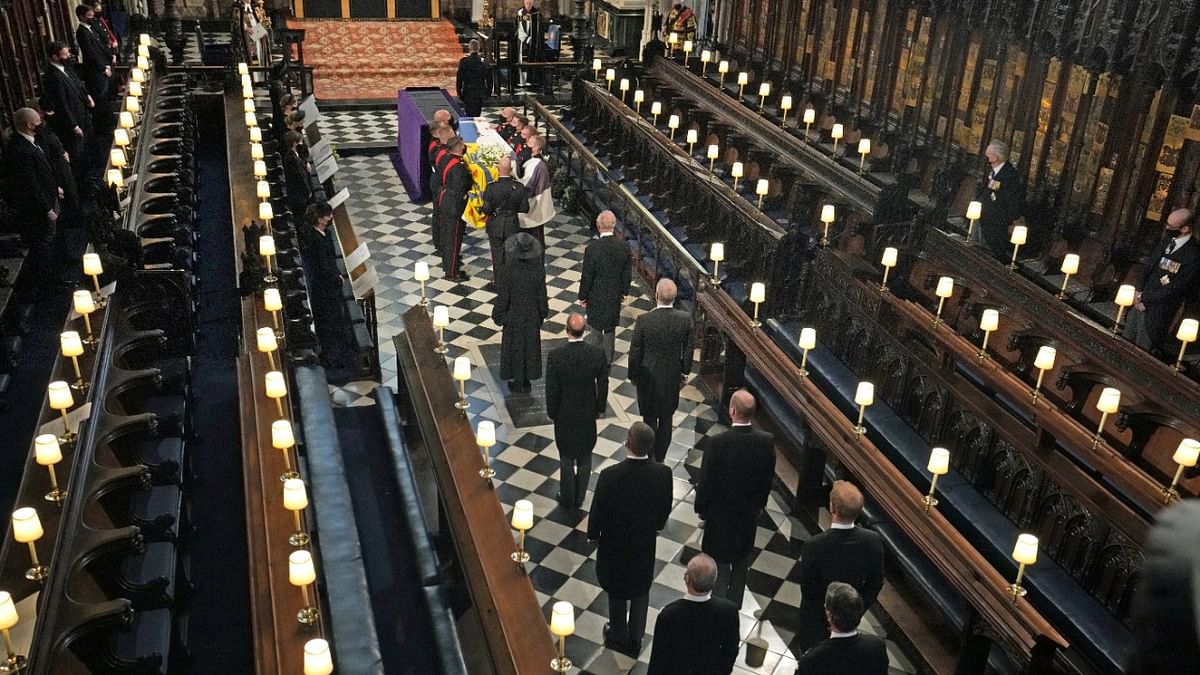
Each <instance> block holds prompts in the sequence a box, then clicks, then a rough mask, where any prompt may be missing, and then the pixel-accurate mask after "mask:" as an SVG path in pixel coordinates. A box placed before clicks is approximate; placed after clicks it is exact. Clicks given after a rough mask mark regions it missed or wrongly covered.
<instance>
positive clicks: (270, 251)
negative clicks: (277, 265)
mask: <svg viewBox="0 0 1200 675" xmlns="http://www.w3.org/2000/svg"><path fill="white" fill-rule="evenodd" d="M264 204H265V205H266V206H270V204H266V202H264V203H263V204H259V206H263V205H264ZM258 254H259V255H261V256H262V257H263V260H265V261H266V265H267V275H266V276H265V277H263V281H265V282H267V283H268V284H273V283H275V282H276V281H279V277H277V276H275V272H274V271H273V270H272V268H271V258H272V257H273V256H274V255H275V237H272V236H271V235H269V234H264V235H262V236H261V237H259V238H258Z"/></svg>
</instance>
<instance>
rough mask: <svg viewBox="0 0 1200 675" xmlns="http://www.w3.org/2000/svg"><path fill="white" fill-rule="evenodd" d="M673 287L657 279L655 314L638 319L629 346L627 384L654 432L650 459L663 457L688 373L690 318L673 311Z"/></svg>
mask: <svg viewBox="0 0 1200 675" xmlns="http://www.w3.org/2000/svg"><path fill="white" fill-rule="evenodd" d="M677 292H678V291H677V289H676V287H675V282H674V281H671V280H670V279H659V281H658V284H657V285H656V286H655V288H654V299H655V302H656V303H657V304H656V306H655V308H654V309H653V310H651V311H649V312H646V313H645V314H643V315H641V316H640V317H638V320H637V322H636V323H634V325H633V340H632V341H631V342H630V345H629V379H630V380H632V381H633V384H634V385H635V386H636V387H637V401H638V410H640V411H641V413H642V421H644V422H645V423H646V424H648V425H650V428H652V429H654V459H656V460H658V461H659V462H661V461H663V460H664V459H665V458H666V456H667V448H669V447H670V446H671V422H672V417H674V415H675V410H676V408H678V407H679V390H680V389H682V388H683V383H684V381H685V380H686V379H687V375H688V373H689V372H691V370H692V359H693V358H694V355H693V353H692V352H693V348H692V317H691V316H689V315H688V314H687V312H683V311H680V310H678V309H675V294H676V293H677Z"/></svg>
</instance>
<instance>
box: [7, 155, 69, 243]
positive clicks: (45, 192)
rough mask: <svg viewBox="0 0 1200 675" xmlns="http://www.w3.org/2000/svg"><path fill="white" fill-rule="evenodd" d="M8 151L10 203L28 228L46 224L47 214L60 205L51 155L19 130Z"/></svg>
mask: <svg viewBox="0 0 1200 675" xmlns="http://www.w3.org/2000/svg"><path fill="white" fill-rule="evenodd" d="M47 150H48V149H47ZM4 154H5V157H6V162H5V167H6V169H7V173H8V176H7V182H8V189H9V206H11V207H12V208H13V210H14V211H15V212H16V213H17V218H18V222H19V223H20V225H21V227H22V228H23V230H25V231H30V230H32V229H34V228H37V227H40V226H42V225H44V224H45V223H46V222H47V220H46V214H48V213H49V212H50V210H51V209H53V208H55V207H56V206H57V205H58V178H57V176H56V174H55V172H54V166H53V165H52V164H51V163H50V157H49V156H47V154H46V152H45V151H44V150H39V149H38V147H37V146H36V145H34V144H33V143H30V142H29V141H28V140H26V138H25V137H24V136H22V135H21V134H18V133H16V132H13V135H12V138H10V139H9V141H8V149H7V150H6V151H5V153H4Z"/></svg>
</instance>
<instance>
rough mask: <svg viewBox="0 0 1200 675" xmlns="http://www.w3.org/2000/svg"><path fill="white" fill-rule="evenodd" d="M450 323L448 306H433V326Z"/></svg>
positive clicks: (443, 326)
mask: <svg viewBox="0 0 1200 675" xmlns="http://www.w3.org/2000/svg"><path fill="white" fill-rule="evenodd" d="M449 325H450V308H449V307H447V306H445V305H438V306H437V307H434V308H433V327H434V328H445V327H446V326H449Z"/></svg>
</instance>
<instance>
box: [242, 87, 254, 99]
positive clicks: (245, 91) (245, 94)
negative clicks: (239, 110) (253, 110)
mask: <svg viewBox="0 0 1200 675" xmlns="http://www.w3.org/2000/svg"><path fill="white" fill-rule="evenodd" d="M242 98H243V99H253V98H254V89H253V88H252V87H242Z"/></svg>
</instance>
